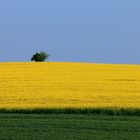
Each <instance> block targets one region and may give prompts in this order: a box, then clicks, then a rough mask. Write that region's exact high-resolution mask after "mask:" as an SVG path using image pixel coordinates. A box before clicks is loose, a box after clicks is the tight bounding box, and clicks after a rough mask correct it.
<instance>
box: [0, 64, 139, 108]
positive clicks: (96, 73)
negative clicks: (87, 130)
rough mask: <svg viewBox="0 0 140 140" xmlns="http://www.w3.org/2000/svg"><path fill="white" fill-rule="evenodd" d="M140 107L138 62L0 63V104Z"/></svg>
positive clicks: (37, 106)
mask: <svg viewBox="0 0 140 140" xmlns="http://www.w3.org/2000/svg"><path fill="white" fill-rule="evenodd" d="M106 107H118V108H140V66H139V65H115V64H108V65H107V64H90V63H65V62H44V63H35V62H34V63H30V62H27V63H16V62H15V63H0V108H7V109H12V108H22V109H27V108H28V109H29V108H31V109H34V108H106Z"/></svg>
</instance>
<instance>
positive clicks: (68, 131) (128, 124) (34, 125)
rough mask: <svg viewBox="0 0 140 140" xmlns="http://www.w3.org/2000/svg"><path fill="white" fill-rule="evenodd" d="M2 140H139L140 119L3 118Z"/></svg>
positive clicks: (21, 116) (47, 116) (32, 116)
mask: <svg viewBox="0 0 140 140" xmlns="http://www.w3.org/2000/svg"><path fill="white" fill-rule="evenodd" d="M0 139H1V140H93V139H94V140H139V139H140V118H139V117H135V116H133V117H132V116H131V117H129V116H113V117H112V116H94V115H74V114H72V115H66V114H65V115H63V114H50V115H48V114H41V115H38V114H30V115H29V114H28V115H26V114H8V115H7V114H0Z"/></svg>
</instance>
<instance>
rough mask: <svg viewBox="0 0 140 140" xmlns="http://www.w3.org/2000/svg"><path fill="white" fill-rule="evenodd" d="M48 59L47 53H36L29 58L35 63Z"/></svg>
mask: <svg viewBox="0 0 140 140" xmlns="http://www.w3.org/2000/svg"><path fill="white" fill-rule="evenodd" d="M48 58H49V54H48V53H47V52H43V51H41V52H37V53H35V54H34V55H33V57H32V58H31V61H35V62H44V61H45V60H46V59H48Z"/></svg>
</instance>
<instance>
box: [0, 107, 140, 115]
mask: <svg viewBox="0 0 140 140" xmlns="http://www.w3.org/2000/svg"><path fill="white" fill-rule="evenodd" d="M2 113H6V114H10V113H14V114H95V115H110V116H121V115H127V116H140V109H139V108H133V109H132V108H83V109H78V108H33V109H32V108H31V109H24V108H23V109H22V108H21V109H20V108H18V109H17V108H12V109H6V108H1V109H0V114H2Z"/></svg>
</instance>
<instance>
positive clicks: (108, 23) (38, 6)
mask: <svg viewBox="0 0 140 140" xmlns="http://www.w3.org/2000/svg"><path fill="white" fill-rule="evenodd" d="M40 50H43V51H47V52H48V53H49V54H51V57H50V59H49V61H76V62H95V63H138V64H140V0H0V61H30V58H31V56H32V54H33V53H35V52H37V51H40Z"/></svg>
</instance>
